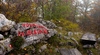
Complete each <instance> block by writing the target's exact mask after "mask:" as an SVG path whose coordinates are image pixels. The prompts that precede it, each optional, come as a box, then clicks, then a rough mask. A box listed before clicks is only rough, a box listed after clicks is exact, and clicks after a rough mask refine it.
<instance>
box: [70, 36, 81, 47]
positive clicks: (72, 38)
mask: <svg viewBox="0 0 100 55" xmlns="http://www.w3.org/2000/svg"><path fill="white" fill-rule="evenodd" d="M71 40H73V41H74V42H75V43H76V44H77V45H79V43H78V42H77V41H76V40H75V39H74V38H73V37H72V38H71Z"/></svg>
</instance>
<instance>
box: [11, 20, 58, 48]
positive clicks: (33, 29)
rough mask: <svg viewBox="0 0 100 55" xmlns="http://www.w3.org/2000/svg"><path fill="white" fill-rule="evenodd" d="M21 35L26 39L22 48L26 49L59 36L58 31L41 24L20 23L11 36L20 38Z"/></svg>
mask: <svg viewBox="0 0 100 55" xmlns="http://www.w3.org/2000/svg"><path fill="white" fill-rule="evenodd" d="M30 33H31V34H30ZM20 34H21V36H22V37H23V38H24V39H25V43H24V45H22V48H24V47H26V46H28V45H30V44H33V45H34V44H36V43H38V42H40V41H45V40H47V39H48V38H50V37H52V36H54V35H55V34H57V31H56V30H54V29H48V28H47V27H45V26H44V25H43V24H41V23H40V22H34V23H18V24H16V25H15V27H14V28H12V29H11V35H14V36H19V35H20ZM27 34H30V35H27ZM23 35H24V36H23Z"/></svg>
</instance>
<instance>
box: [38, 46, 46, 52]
mask: <svg viewBox="0 0 100 55" xmlns="http://www.w3.org/2000/svg"><path fill="white" fill-rule="evenodd" d="M45 49H47V45H43V46H41V47H40V50H39V52H40V53H41V52H42V51H44V50H45Z"/></svg>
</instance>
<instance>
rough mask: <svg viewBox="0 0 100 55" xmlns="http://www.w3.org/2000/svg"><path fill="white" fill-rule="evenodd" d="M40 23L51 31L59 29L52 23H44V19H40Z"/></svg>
mask: <svg viewBox="0 0 100 55" xmlns="http://www.w3.org/2000/svg"><path fill="white" fill-rule="evenodd" d="M38 22H40V23H42V24H43V25H44V26H46V27H48V28H50V29H52V28H57V26H56V25H55V24H54V23H53V22H51V21H44V20H43V19H39V20H38Z"/></svg>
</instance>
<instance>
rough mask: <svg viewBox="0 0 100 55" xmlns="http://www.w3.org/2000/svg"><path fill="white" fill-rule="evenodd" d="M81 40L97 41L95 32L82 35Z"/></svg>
mask: <svg viewBox="0 0 100 55" xmlns="http://www.w3.org/2000/svg"><path fill="white" fill-rule="evenodd" d="M81 40H88V41H96V37H95V34H92V33H85V34H84V35H83V36H82V37H81Z"/></svg>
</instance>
